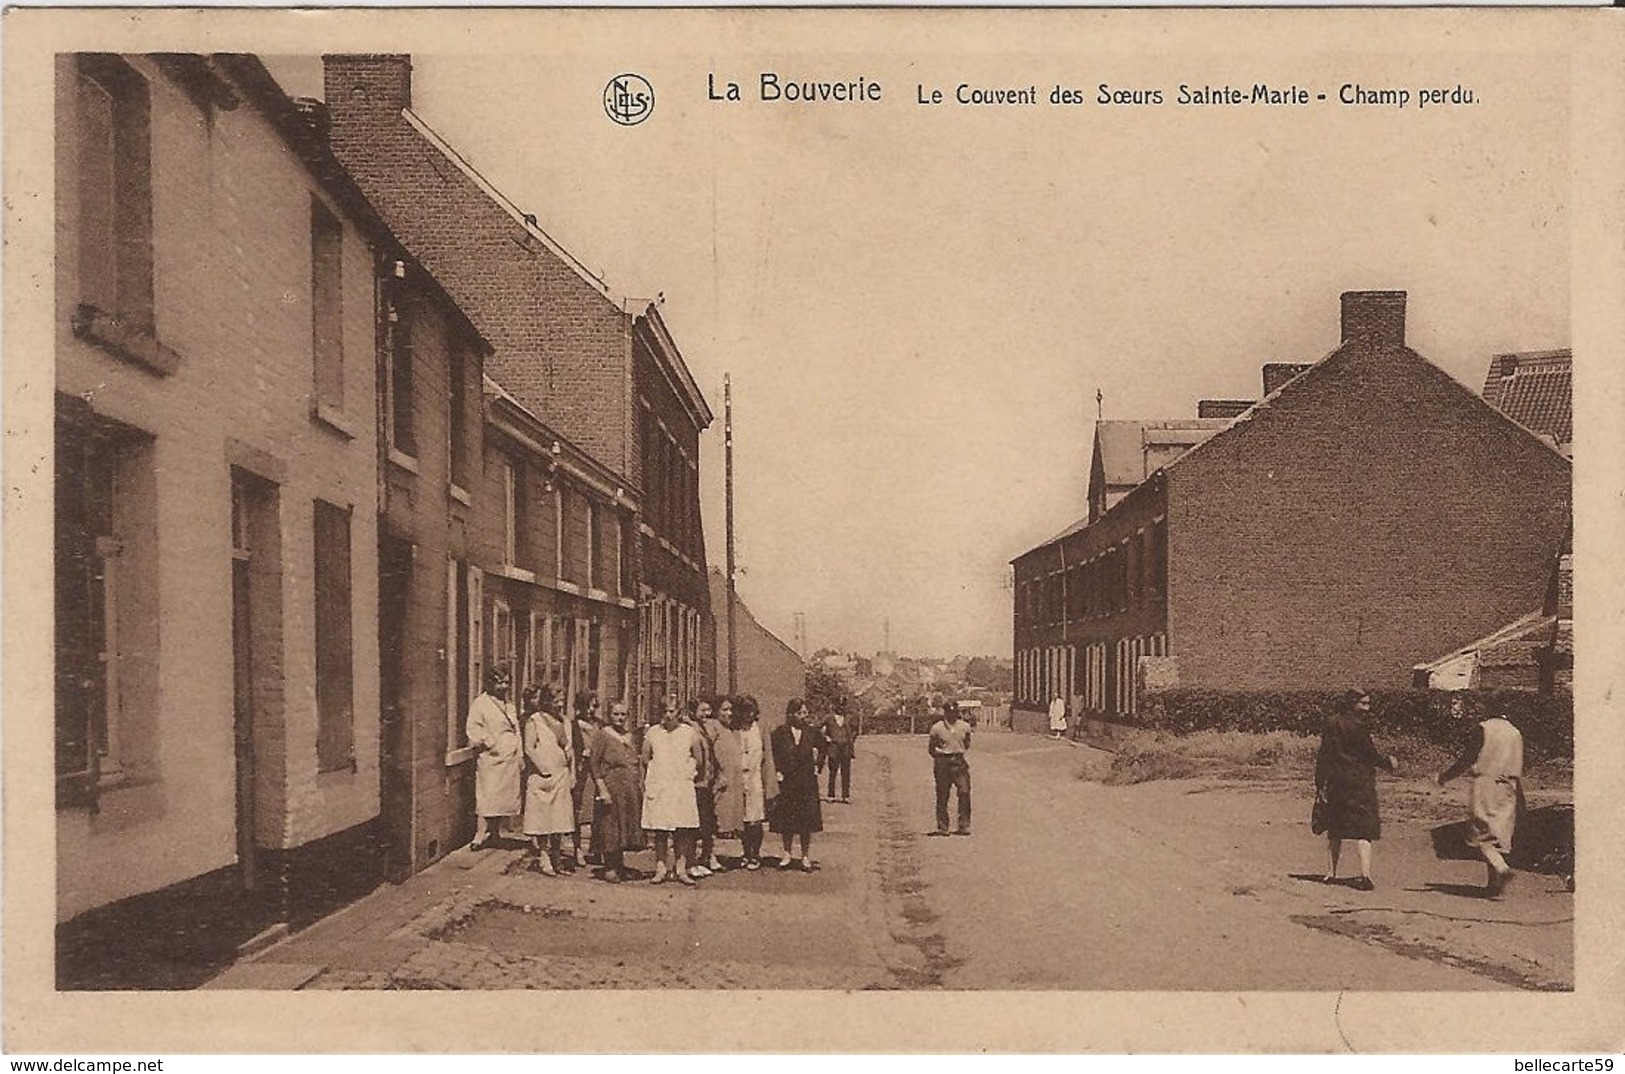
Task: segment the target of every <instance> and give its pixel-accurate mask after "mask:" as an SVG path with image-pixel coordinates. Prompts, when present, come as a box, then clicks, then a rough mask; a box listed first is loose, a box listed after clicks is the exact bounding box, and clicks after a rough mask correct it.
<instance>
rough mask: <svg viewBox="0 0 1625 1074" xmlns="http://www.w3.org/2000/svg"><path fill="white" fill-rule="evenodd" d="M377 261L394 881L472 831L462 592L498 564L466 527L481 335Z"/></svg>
mask: <svg viewBox="0 0 1625 1074" xmlns="http://www.w3.org/2000/svg"><path fill="white" fill-rule="evenodd" d="M382 268H383V271H382V272H381V273H380V282H379V292H378V294H379V300H380V303H381V308H380V311H379V312H380V317H379V321H378V323H379V329H380V336H381V339H380V346H379V362H378V375H377V387H376V391H377V396H378V401H379V402H378V415H379V420H378V431H379V435H378V458H377V463H376V465H377V467H378V473H379V475H380V480H379V485H378V487H379V495H380V515H379V533H378V576H379V577H378V608H377V617H378V642H379V651H380V662H379V669H380V675H379V691H380V698H379V701H380V743H379V756H380V773H379V776H380V785H379V793H380V799H381V810H380V816H381V828H380V840H379V842H380V847H381V851H382V854H383V874H384V876H386V877H388V878H389V879H392V880H401V879H404V878H405V877H406V876H407V875H409V874H410V873H412V872H414V871H415V870H417V869H419V868H422V867H423V866H424V865H426V864H428V863H429V862H432V861H434V860H435V859H436V858H438V857H440V856H442V855H443V854H444V853H445V852H446V851H447V850H449V849H451V847H453V846H456V845H459V844H460V843H461V842H462V841H463V839H464V837H465V836H471V835H472V828H473V818H472V816H471V815H470V811H471V803H472V800H473V793H474V792H473V774H472V772H471V771H470V770H469V766H468V765H466V764H449V763H447V762H448V757H449V756H450V755H451V754H452V753H453V752H454V751H455V750H456V749H458V748H459V744H460V742H461V737H462V735H463V722H464V716H465V714H466V713H467V710H468V705H469V702H470V701H471V700H472V699H473V697H474V696H475V695H476V694H477V693H478V692H479V685H480V684H479V670H480V668H479V642H480V622H479V616H478V615H476V614H473V613H472V612H471V611H470V608H471V604H470V601H469V594H470V593H471V592H477V591H478V580H479V578H480V577H481V575H482V572H483V570H484V569H485V568H486V567H488V566H489V565H491V564H494V563H496V562H498V561H497V560H496V559H495V558H494V557H493V555H492V554H491V552H490V550H489V549H488V548H486V547H483V546H482V544H481V542H480V540H479V538H478V527H479V523H480V520H482V519H484V518H486V517H488V516H489V515H490V514H491V513H492V512H493V511H495V510H497V509H498V508H497V506H496V505H497V503H498V502H499V501H498V500H497V499H496V498H495V497H494V496H493V495H492V494H491V490H490V489H488V488H487V487H486V480H485V474H486V472H487V471H486V467H485V462H484V459H485V443H486V440H485V436H484V426H485V420H484V398H483V364H484V359H485V356H486V355H487V354H488V353H489V350H490V347H489V345H488V344H487V343H486V342H485V341H484V340H483V339H482V338H481V337H480V335H479V333H478V332H477V331H476V330H475V329H474V327H473V325H472V324H470V323H469V321H468V320H467V318H466V317H465V316H464V315H463V313H462V311H461V310H459V309H458V308H457V306H456V304H455V303H454V302H452V301H451V299H450V298H449V297H448V296H447V295H446V294H445V292H444V291H443V290H441V288H440V287H439V285H438V284H437V283H436V282H435V281H434V279H433V278H432V277H431V276H429V275H428V273H426V272H425V271H424V270H423V268H422V266H421V265H419V264H418V263H417V262H415V261H413V260H411V259H410V258H409V257H408V256H407V255H406V254H405V253H404V252H403V253H400V254H399V256H398V259H393V260H390V261H389V262H387V263H386V264H384V265H382ZM478 606H479V604H478V602H477V601H476V602H474V603H473V605H472V607H474V608H477V607H478Z"/></svg>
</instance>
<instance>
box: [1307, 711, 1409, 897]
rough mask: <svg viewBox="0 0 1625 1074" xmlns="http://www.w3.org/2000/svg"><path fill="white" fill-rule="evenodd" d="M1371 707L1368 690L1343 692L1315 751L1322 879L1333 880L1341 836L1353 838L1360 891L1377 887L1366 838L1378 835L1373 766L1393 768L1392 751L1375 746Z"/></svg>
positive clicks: (1370, 839)
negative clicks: (1324, 862) (1324, 857)
mask: <svg viewBox="0 0 1625 1074" xmlns="http://www.w3.org/2000/svg"><path fill="white" fill-rule="evenodd" d="M1370 712H1371V695H1370V694H1368V693H1366V692H1365V691H1363V690H1350V691H1349V692H1348V693H1347V694H1344V695H1343V701H1342V704H1341V706H1340V707H1339V710H1338V711H1337V712H1334V713H1332V715H1331V716H1330V717H1329V718H1328V719H1327V720H1326V726H1325V728H1324V729H1322V731H1321V733H1320V752H1319V753H1318V754H1317V755H1316V756H1315V802H1316V803H1317V808H1316V813H1317V815H1318V819H1319V822H1320V825H1323V826H1324V828H1325V831H1326V850H1327V854H1328V856H1329V857H1330V859H1331V868H1330V869H1328V870H1327V871H1326V876H1325V878H1324V881H1325V883H1328V884H1334V883H1336V882H1337V859H1338V856H1339V855H1340V854H1341V852H1342V850H1343V840H1345V839H1352V840H1354V841H1355V842H1354V845H1355V848H1356V850H1358V852H1359V855H1360V875H1359V877H1358V878H1357V879H1356V880H1355V881H1354V885H1353V886H1354V887H1355V888H1356V889H1357V890H1359V891H1371V890H1372V889H1374V888H1375V887H1376V884H1374V883H1373V882H1372V880H1371V844H1372V843H1374V842H1376V841H1377V840H1378V839H1381V838H1382V818H1381V817H1380V816H1379V815H1378V813H1377V769H1379V768H1385V769H1387V770H1388V771H1390V772H1392V771H1393V770H1394V768H1395V766H1396V764H1397V762H1396V761H1395V760H1394V758H1393V757H1392V756H1391V755H1388V754H1383V753H1379V752H1377V747H1376V746H1374V745H1372V743H1371V732H1370V731H1368V730H1367V729H1366V725H1365V719H1366V716H1367V715H1368V714H1369V713H1370Z"/></svg>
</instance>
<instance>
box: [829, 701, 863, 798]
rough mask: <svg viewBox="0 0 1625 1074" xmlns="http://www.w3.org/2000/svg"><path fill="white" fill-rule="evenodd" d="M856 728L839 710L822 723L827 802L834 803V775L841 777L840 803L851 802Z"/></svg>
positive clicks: (856, 736)
mask: <svg viewBox="0 0 1625 1074" xmlns="http://www.w3.org/2000/svg"><path fill="white" fill-rule="evenodd" d="M857 738H858V728H857V725H856V724H854V723H853V722H852V721H851V720H850V719H848V718H847V715H846V713H844V712H842V711H840V710H839V709H837V710H835V711H834V712H832V713H830V716H829V718H828V719H827V720H825V721H824V748H825V751H826V752H825V757H826V758H827V763H828V765H829V800H830V801H832V802H833V801H835V775H836V773H837V772H839V773H840V776H841V801H843V802H850V801H851V800H852V755H853V754H854V753H855V752H857Z"/></svg>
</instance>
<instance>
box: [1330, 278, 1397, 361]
mask: <svg viewBox="0 0 1625 1074" xmlns="http://www.w3.org/2000/svg"><path fill="white" fill-rule="evenodd" d="M1356 339H1364V340H1367V341H1369V342H1371V343H1373V344H1375V345H1376V346H1378V347H1382V348H1385V349H1386V348H1393V347H1403V346H1404V345H1405V292H1404V291H1344V292H1343V342H1344V343H1352V342H1353V341H1354V340H1356Z"/></svg>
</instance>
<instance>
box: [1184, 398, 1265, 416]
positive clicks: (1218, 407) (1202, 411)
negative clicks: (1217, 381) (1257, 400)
mask: <svg viewBox="0 0 1625 1074" xmlns="http://www.w3.org/2000/svg"><path fill="white" fill-rule="evenodd" d="M1252 405H1253V400H1251V399H1198V400H1197V401H1196V416H1197V417H1198V418H1234V417H1238V416H1240V415H1241V414H1242V413H1244V412H1245V411H1246V410H1247V408H1248V407H1251V406H1252Z"/></svg>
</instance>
